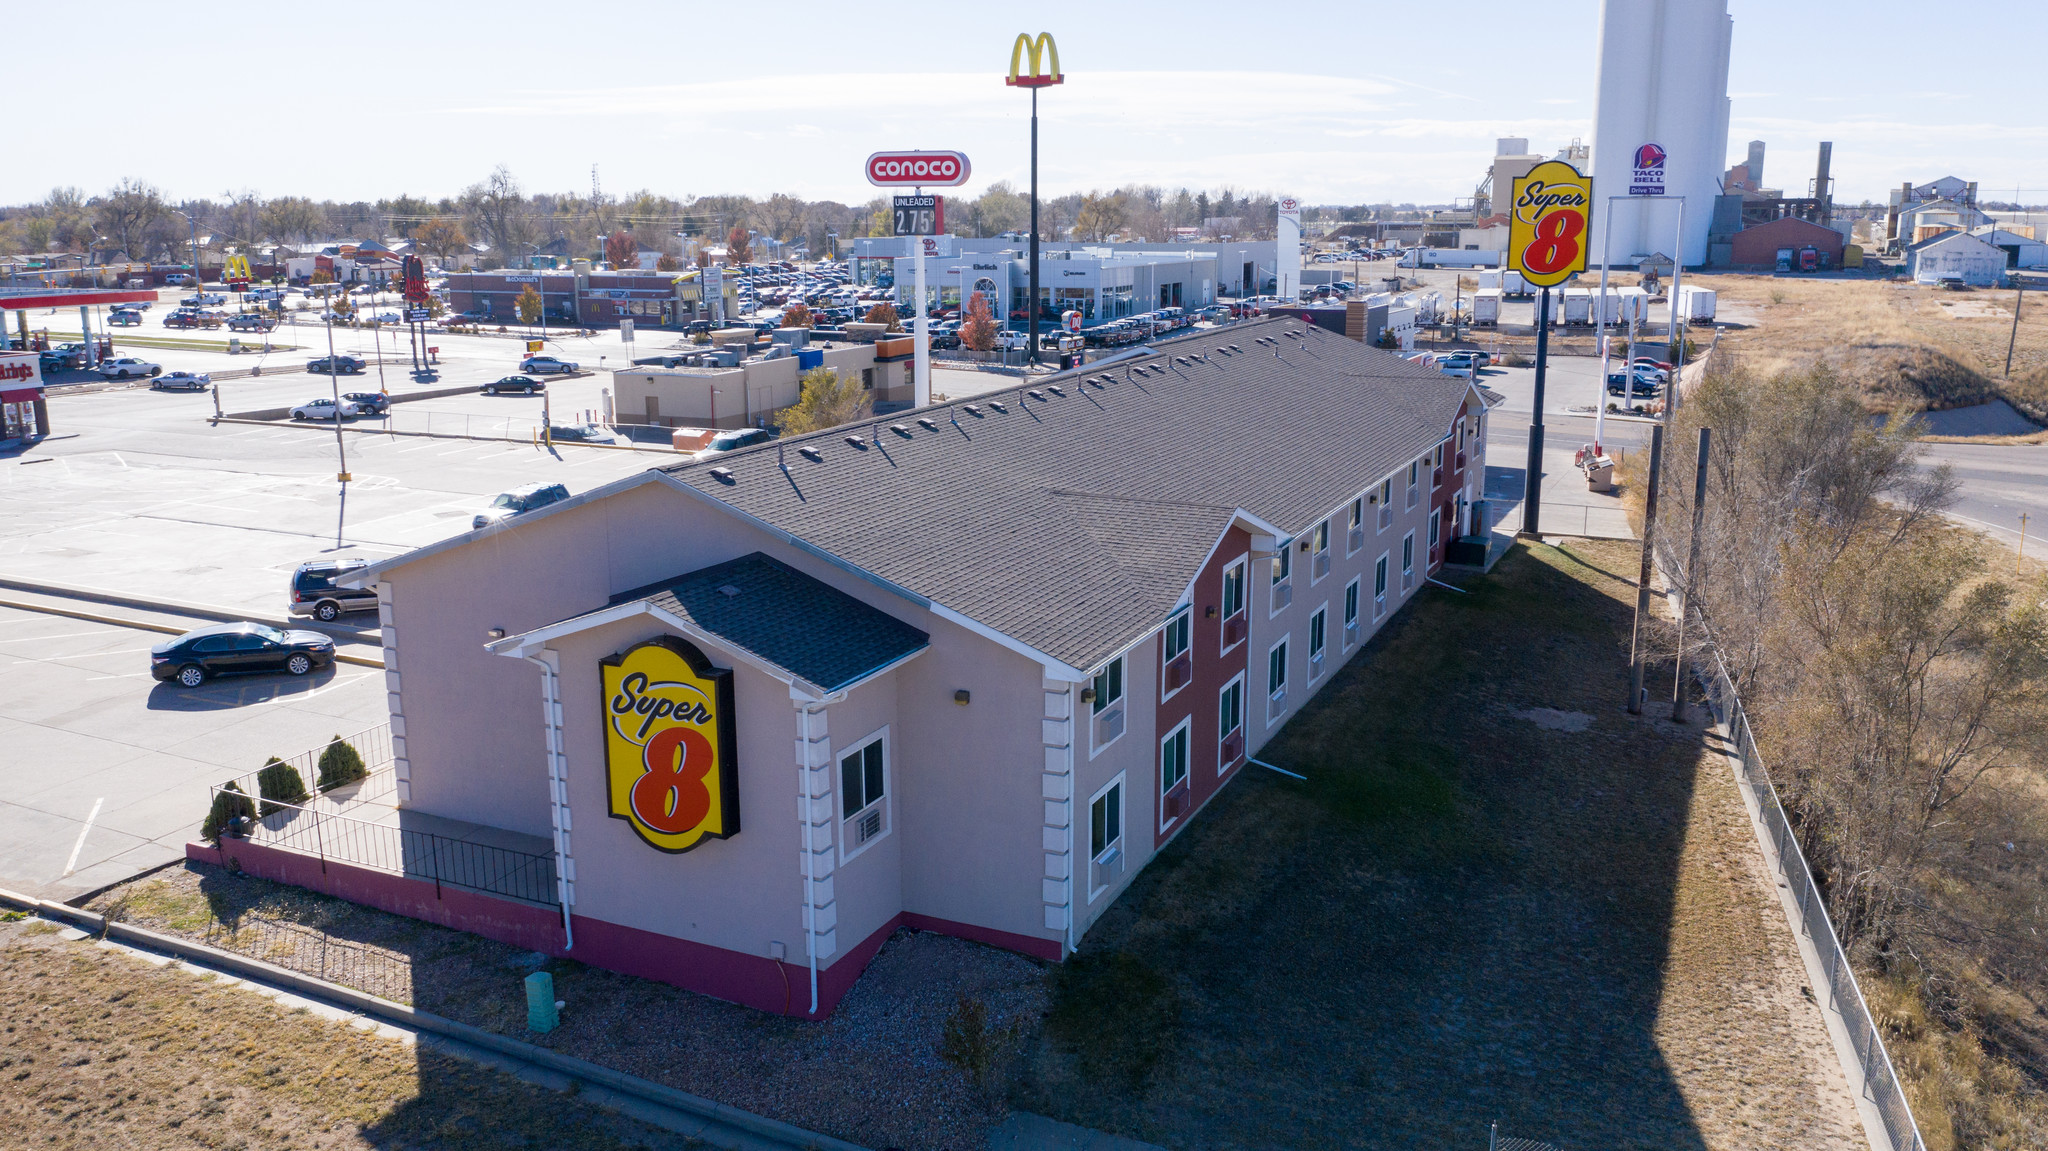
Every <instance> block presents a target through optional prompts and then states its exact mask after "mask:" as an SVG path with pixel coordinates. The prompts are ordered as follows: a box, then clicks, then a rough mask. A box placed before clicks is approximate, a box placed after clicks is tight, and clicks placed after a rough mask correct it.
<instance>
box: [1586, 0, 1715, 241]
mask: <svg viewBox="0 0 2048 1151" xmlns="http://www.w3.org/2000/svg"><path fill="white" fill-rule="evenodd" d="M1733 27H1734V26H1733V23H1732V21H1731V20H1730V18H1729V16H1728V3H1727V0H1603V2H1602V4H1601V7H1600V79H1599V90H1598V93H1597V96H1596V100H1595V104H1594V110H1593V173H1592V174H1593V198H1594V204H1593V223H1592V233H1591V235H1590V236H1589V237H1588V243H1589V244H1590V245H1591V248H1590V252H1591V260H1592V262H1593V263H1594V264H1595V265H1596V266H1597V265H1599V264H1601V263H1602V262H1605V263H1607V264H1611V265H1615V266H1626V267H1631V268H1632V267H1634V266H1635V265H1636V264H1637V263H1638V262H1640V260H1641V259H1642V258H1643V257H1645V256H1649V255H1653V254H1655V253H1659V252H1662V253H1665V254H1667V255H1671V254H1675V255H1677V256H1678V258H1679V260H1680V262H1682V263H1684V264H1687V265H1699V264H1704V263H1706V260H1707V230H1708V225H1709V224H1710V223H1712V220H1713V213H1714V198H1715V197H1716V196H1718V195H1720V193H1721V174H1722V171H1723V169H1724V168H1725V166H1726V164H1727V157H1728V50H1729V41H1730V37H1731V35H1732V33H1733ZM1610 196H1627V197H1628V199H1627V200H1625V201H1622V202H1618V203H1617V202H1612V201H1610V200H1609V199H1608V197H1610ZM1680 196H1683V197H1684V198H1685V200H1684V205H1685V206H1684V214H1685V226H1684V237H1683V242H1682V243H1679V242H1678V241H1679V207H1678V205H1677V203H1675V202H1674V201H1675V200H1676V199H1677V198H1678V197H1680ZM1610 209H1612V211H1613V213H1614V230H1613V237H1612V239H1611V241H1610V240H1607V239H1606V238H1605V237H1606V236H1607V231H1606V227H1607V218H1606V217H1607V213H1608V212H1609V210H1610ZM1603 244H1611V246H1610V247H1607V248H1606V249H1604V250H1603V248H1602V245H1603ZM1674 246H1675V247H1678V248H1680V249H1681V250H1680V251H1679V252H1677V253H1673V252H1672V248H1673V247H1674Z"/></svg>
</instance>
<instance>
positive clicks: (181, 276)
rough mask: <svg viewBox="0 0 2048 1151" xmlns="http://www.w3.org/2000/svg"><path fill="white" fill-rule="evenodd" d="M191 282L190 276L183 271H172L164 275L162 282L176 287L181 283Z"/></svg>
mask: <svg viewBox="0 0 2048 1151" xmlns="http://www.w3.org/2000/svg"><path fill="white" fill-rule="evenodd" d="M191 282H192V277H191V276H189V275H186V274H185V273H184V272H172V273H171V274H169V275H167V276H165V277H164V283H166V284H169V285H171V286H172V287H177V286H179V285H181V284H189V283H191Z"/></svg>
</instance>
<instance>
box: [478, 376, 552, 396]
mask: <svg viewBox="0 0 2048 1151" xmlns="http://www.w3.org/2000/svg"><path fill="white" fill-rule="evenodd" d="M547 387H548V386H547V385H546V384H544V383H541V382H540V381H539V380H536V379H534V378H533V377H532V376H506V377H505V378H504V379H502V380H498V381H496V382H494V383H489V384H485V385H484V386H483V393H484V394H485V395H487V396H496V395H502V394H503V393H505V392H524V393H526V394H527V395H529V396H530V395H533V394H535V393H536V392H544V391H546V390H547Z"/></svg>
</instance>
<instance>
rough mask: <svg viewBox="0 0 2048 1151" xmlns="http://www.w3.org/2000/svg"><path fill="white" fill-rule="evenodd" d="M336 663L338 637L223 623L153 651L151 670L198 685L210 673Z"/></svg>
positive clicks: (298, 669)
mask: <svg viewBox="0 0 2048 1151" xmlns="http://www.w3.org/2000/svg"><path fill="white" fill-rule="evenodd" d="M332 666H334V640H333V639H332V638H331V637H329V636H326V635H322V634H321V633H319V632H317V631H280V630H278V629H277V628H274V627H270V626H268V625H266V624H260V623H247V622H244V623H221V624H214V625H213V626H212V627H203V628H200V629H199V630H197V631H188V632H186V633H185V634H184V635H181V636H179V637H177V638H176V639H172V640H167V641H165V642H163V643H160V644H158V645H156V646H155V647H153V648H150V649H149V673H150V674H151V675H153V676H155V677H156V678H158V679H161V680H176V681H177V682H178V683H179V684H181V685H183V686H185V687H198V686H199V685H200V684H202V683H205V682H206V679H207V677H208V676H214V675H234V674H237V673H241V672H263V671H283V672H289V673H291V674H292V675H305V674H306V673H308V672H310V671H312V670H314V669H315V668H322V667H332Z"/></svg>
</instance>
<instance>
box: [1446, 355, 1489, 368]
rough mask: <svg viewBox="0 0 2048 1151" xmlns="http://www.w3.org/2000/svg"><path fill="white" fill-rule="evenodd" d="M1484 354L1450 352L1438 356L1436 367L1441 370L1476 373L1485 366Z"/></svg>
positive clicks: (1485, 358)
mask: <svg viewBox="0 0 2048 1151" xmlns="http://www.w3.org/2000/svg"><path fill="white" fill-rule="evenodd" d="M1486 360H1487V356H1486V353H1485V352H1452V353H1450V354H1449V355H1445V356H1439V357H1438V358H1437V366H1438V367H1441V368H1464V369H1471V370H1474V371H1476V370H1477V369H1479V368H1482V367H1484V366H1485V365H1486Z"/></svg>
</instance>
